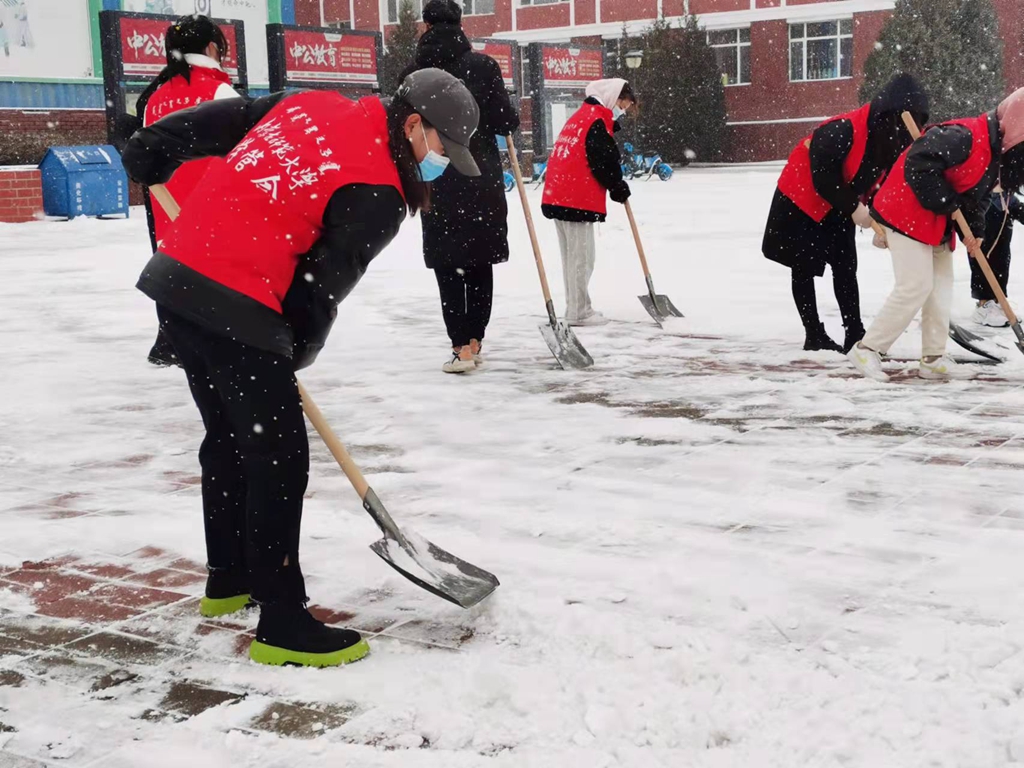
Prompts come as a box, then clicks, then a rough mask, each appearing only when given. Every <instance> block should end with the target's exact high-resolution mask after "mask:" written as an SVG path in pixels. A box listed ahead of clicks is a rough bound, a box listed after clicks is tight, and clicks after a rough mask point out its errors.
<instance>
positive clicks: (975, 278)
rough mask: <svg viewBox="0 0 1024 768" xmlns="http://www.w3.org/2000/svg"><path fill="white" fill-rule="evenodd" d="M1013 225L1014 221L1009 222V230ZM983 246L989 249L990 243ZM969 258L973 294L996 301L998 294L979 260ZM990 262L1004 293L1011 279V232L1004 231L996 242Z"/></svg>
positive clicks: (976, 296)
mask: <svg viewBox="0 0 1024 768" xmlns="http://www.w3.org/2000/svg"><path fill="white" fill-rule="evenodd" d="M1012 226H1013V222H1012V221H1009V222H1007V225H1006V228H1007V230H1009V228H1010V227H1012ZM983 247H984V248H985V249H986V250H988V243H986V244H985V245H984V246H983ZM967 260H968V261H970V262H971V296H973V297H974V298H975V299H977V300H978V301H995V298H996V295H995V293H993V292H992V288H991V287H990V286H989V284H988V280H986V279H985V273H984V272H982V271H981V267H980V266H978V260H977V259H972V258H971V257H970V256H968V257H967ZM988 264H989V266H990V267H992V271H993V272H995V275H996V280H998V281H999V287H1000V288H1002V289H1003V293H1006V286H1007V283H1008V282H1009V281H1010V232H1008V231H1007V232H1003V236H1002V237H1000V238H999V242H997V243H996V247H995V248H993V249H992V253H991V254H990V255H989V257H988Z"/></svg>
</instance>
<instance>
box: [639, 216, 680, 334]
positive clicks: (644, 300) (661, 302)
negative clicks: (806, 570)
mask: <svg viewBox="0 0 1024 768" xmlns="http://www.w3.org/2000/svg"><path fill="white" fill-rule="evenodd" d="M626 215H627V216H628V217H629V226H630V228H631V229H632V230H633V239H634V240H635V241H636V250H637V253H639V254H640V266H641V267H643V270H644V280H646V281H647V295H646V296H637V298H638V299H640V303H641V304H643V305H644V309H646V310H647V313H648V314H649V315H650V316H651V317H653V318H654V322H656V323H657V324H658V327H659V328H660V327H661V321H662V320H667V319H668V318H670V317H682V316H683V313H682V312H680V311H679V310H678V309H676V305H675V304H673V303H672V299H670V298H669V297H668V296H665V295H664V294H658V293H656V292H655V290H654V280H653V279H652V278H651V270H650V269H649V268H648V267H647V255H646V254H645V253H644V244H643V243H641V242H640V230H639V229H637V227H636V219H635V218H633V207H632V206H631V205H630V204H629V200H627V201H626Z"/></svg>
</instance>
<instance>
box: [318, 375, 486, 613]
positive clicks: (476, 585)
mask: <svg viewBox="0 0 1024 768" xmlns="http://www.w3.org/2000/svg"><path fill="white" fill-rule="evenodd" d="M299 397H301V398H302V410H304V411H305V412H306V418H307V419H309V422H310V423H311V424H312V425H313V427H314V429H316V431H317V433H318V434H319V435H320V437H321V438H322V439H323V441H324V443H325V444H326V445H327V448H328V450H329V451H330V452H331V453H332V454H333V455H334V458H335V459H336V460H337V461H338V466H340V467H341V471H342V472H344V473H345V476H346V477H347V478H348V480H349V482H350V483H352V487H353V488H354V489H355V492H356V493H358V494H359V498H360V499H361V500H362V502H363V509H365V510H366V511H367V512H368V513H369V514H370V517H372V518H373V521H374V522H375V523H376V524H377V526H378V527H379V528H380V529H381V531H383V533H384V538H383V539H380V540H379V541H375V542H373V544H371V545H370V549H372V550H373V551H374V552H376V553H377V555H378V556H379V557H380V558H381V559H382V560H384V562H386V563H387V564H388V565H390V566H391V567H392V568H394V569H395V570H396V571H398V572H399V573H400V574H402V575H403V576H405V578H407V579H409V581H411V582H412V583H413V584H416V585H417V586H420V587H422V588H423V589H425V590H427V591H428V592H433V593H434V594H435V595H437V596H438V597H443V598H444V599H445V600H450V601H451V602H453V603H455V604H456V605H460V606H462V607H463V608H472V607H473V606H474V605H476V604H477V603H479V602H480V601H481V600H483V599H484V598H485V597H487V596H488V595H490V594H491V593H492V592H493V591H494V590H495V589H497V588H498V585H499V584H500V582H499V581H498V579H497V577H496V576H494V574H492V573H488V572H487V571H485V570H483V569H482V568H477V567H476V566H475V565H472V564H471V563H467V562H466V561H465V560H461V559H459V558H458V557H456V556H455V555H453V554H451V553H450V552H446V551H445V550H443V549H441V548H440V547H438V546H436V545H434V544H432V543H431V542H429V541H427V540H426V539H424V538H422V537H420V536H418V535H416V534H414V533H412V532H411V531H409V532H403V531H402V529H401V528H399V527H398V524H397V523H395V521H394V519H392V517H391V515H390V514H388V511H387V509H385V507H384V504H383V503H381V500H380V499H379V498H377V494H376V493H374V491H373V489H372V488H371V487H370V485H369V483H367V482H366V478H365V477H363V473H362V472H360V471H359V467H357V466H356V464H355V462H353V461H352V457H351V456H349V454H348V451H346V450H345V446H344V445H342V444H341V441H340V440H339V439H338V437H337V435H335V434H334V432H333V431H332V430H331V427H330V425H329V424H328V423H327V421H326V420H325V419H324V416H323V414H322V413H321V412H320V409H319V408H317V406H316V403H314V402H313V398H311V397H310V396H309V393H308V392H307V391H306V388H305V387H303V386H302V384H301V383H300V384H299Z"/></svg>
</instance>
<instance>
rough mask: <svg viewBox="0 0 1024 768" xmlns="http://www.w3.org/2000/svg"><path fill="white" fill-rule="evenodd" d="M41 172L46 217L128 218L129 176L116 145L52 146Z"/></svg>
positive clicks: (42, 164) (40, 169)
mask: <svg viewBox="0 0 1024 768" xmlns="http://www.w3.org/2000/svg"><path fill="white" fill-rule="evenodd" d="M39 171H40V175H41V176H42V182H43V212H44V213H45V214H46V215H47V216H66V217H67V218H69V219H73V218H75V217H76V216H112V215H115V214H121V215H123V216H125V218H127V217H128V176H127V174H125V172H124V166H122V165H121V155H119V154H118V152H117V150H116V149H114V148H113V147H111V146H109V145H106V146H91V147H50V149H49V150H47V152H46V156H45V157H44V158H43V162H41V163H40V164H39Z"/></svg>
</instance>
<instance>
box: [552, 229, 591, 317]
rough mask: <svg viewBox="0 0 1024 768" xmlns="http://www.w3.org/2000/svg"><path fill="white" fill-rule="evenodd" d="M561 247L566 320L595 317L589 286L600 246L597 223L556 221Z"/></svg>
mask: <svg viewBox="0 0 1024 768" xmlns="http://www.w3.org/2000/svg"><path fill="white" fill-rule="evenodd" d="M555 231H556V232H558V248H559V250H561V252H562V277H563V278H565V319H566V320H569V321H578V320H583V319H584V318H586V317H588V316H590V315H591V314H593V312H594V310H593V309H592V308H591V306H590V294H589V293H588V292H587V286H588V285H589V284H590V277H591V275H593V274H594V262H595V261H597V245H596V244H595V242H594V224H593V223H592V222H588V221H557V220H556V221H555Z"/></svg>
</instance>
